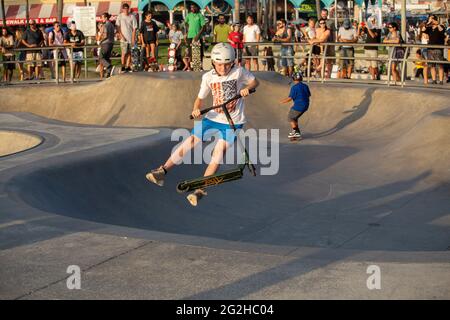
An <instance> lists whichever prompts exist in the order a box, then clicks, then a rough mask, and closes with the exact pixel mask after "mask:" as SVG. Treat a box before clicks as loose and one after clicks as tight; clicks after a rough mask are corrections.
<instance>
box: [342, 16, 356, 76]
mask: <svg viewBox="0 0 450 320" xmlns="http://www.w3.org/2000/svg"><path fill="white" fill-rule="evenodd" d="M338 41H339V42H345V43H356V41H358V36H357V33H356V29H355V28H354V27H353V26H352V24H351V22H350V20H349V19H345V20H344V23H343V24H342V27H340V28H339V33H338ZM354 57H355V49H354V48H353V47H352V46H345V45H343V46H342V47H341V59H340V71H341V74H340V75H341V76H340V78H343V79H351V77H352V70H353V65H354V64H355V61H354V60H353V59H352V58H354ZM346 58H350V59H346Z"/></svg>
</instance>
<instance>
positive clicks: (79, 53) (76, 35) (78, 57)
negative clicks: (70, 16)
mask: <svg viewBox="0 0 450 320" xmlns="http://www.w3.org/2000/svg"><path fill="white" fill-rule="evenodd" d="M69 28H70V30H69V31H68V32H67V33H66V34H65V35H64V44H65V45H67V46H69V47H70V49H67V50H68V53H69V63H70V68H71V69H72V72H73V76H74V78H75V79H79V78H80V75H81V63H82V62H83V48H81V47H83V46H84V44H85V40H84V34H83V32H81V31H80V30H78V29H77V25H76V24H75V22H74V21H72V23H71V24H70V26H69Z"/></svg>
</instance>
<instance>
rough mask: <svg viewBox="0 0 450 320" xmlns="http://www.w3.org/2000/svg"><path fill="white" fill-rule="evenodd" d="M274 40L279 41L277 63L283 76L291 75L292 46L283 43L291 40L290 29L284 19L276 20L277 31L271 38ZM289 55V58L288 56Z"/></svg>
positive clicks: (292, 64)
mask: <svg viewBox="0 0 450 320" xmlns="http://www.w3.org/2000/svg"><path fill="white" fill-rule="evenodd" d="M272 40H273V41H274V42H278V43H281V50H280V55H281V58H280V61H279V65H280V67H281V68H282V69H283V74H284V75H285V76H291V75H292V72H293V70H294V58H290V57H293V56H294V48H293V47H292V45H284V43H290V42H292V30H291V29H290V28H288V27H287V22H286V20H284V19H280V20H278V22H277V32H276V33H275V36H274V37H273V39H272ZM288 57H289V58H288Z"/></svg>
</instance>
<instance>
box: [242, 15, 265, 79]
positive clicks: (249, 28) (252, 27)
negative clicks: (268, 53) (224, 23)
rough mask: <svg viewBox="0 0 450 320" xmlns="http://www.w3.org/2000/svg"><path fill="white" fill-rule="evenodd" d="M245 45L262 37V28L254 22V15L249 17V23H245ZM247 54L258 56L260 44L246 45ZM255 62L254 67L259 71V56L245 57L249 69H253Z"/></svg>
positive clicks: (246, 66)
mask: <svg viewBox="0 0 450 320" xmlns="http://www.w3.org/2000/svg"><path fill="white" fill-rule="evenodd" d="M243 34H244V45H245V43H247V42H249V43H250V42H259V41H260V39H261V30H260V29H259V27H258V25H257V24H254V21H253V17H252V16H248V17H247V25H245V27H244V30H243ZM244 50H245V55H246V56H252V57H257V56H258V46H257V45H248V46H247V45H246V46H245V48H244ZM252 63H253V67H254V69H255V71H259V65H258V59H257V58H249V59H245V68H246V69H247V70H251V64H252Z"/></svg>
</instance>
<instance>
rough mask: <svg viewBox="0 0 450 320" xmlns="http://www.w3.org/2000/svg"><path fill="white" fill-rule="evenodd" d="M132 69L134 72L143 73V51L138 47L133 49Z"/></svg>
mask: <svg viewBox="0 0 450 320" xmlns="http://www.w3.org/2000/svg"><path fill="white" fill-rule="evenodd" d="M131 69H132V70H133V72H137V71H142V59H141V49H139V47H138V46H137V45H135V46H134V47H133V49H131Z"/></svg>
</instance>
